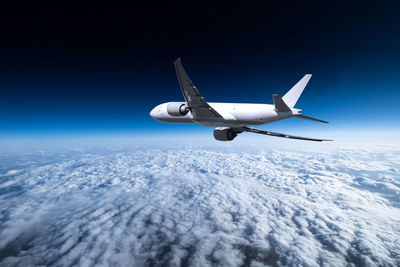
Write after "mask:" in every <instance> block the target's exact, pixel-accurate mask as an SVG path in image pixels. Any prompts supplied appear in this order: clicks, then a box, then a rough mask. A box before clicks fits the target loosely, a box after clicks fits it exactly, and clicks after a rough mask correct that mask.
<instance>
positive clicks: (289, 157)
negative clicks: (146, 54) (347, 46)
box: [0, 147, 400, 266]
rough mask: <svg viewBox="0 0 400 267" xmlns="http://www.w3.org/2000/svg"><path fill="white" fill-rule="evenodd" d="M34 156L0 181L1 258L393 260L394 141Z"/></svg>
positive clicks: (399, 158) (398, 232)
mask: <svg viewBox="0 0 400 267" xmlns="http://www.w3.org/2000/svg"><path fill="white" fill-rule="evenodd" d="M36 156H37V155H35V154H24V155H22V154H21V155H20V158H19V161H20V162H26V164H25V165H23V166H21V171H20V172H19V173H15V175H16V179H15V181H16V182H15V183H10V184H7V182H3V183H2V185H5V186H4V187H2V188H0V214H1V215H0V216H1V217H0V265H13V264H16V265H24V264H27V265H29V264H32V263H33V264H44V265H50V264H59V265H69V264H80V265H83V266H87V265H98V264H103V265H110V266H118V265H119V266H126V265H134V266H140V265H160V266H164V265H179V264H182V265H185V264H190V265H193V266H207V265H212V264H219V265H223V266H235V265H242V264H245V265H252V266H260V265H300V264H301V265H305V266H317V265H321V264H326V265H331V266H338V265H345V264H346V263H354V264H363V265H370V264H378V265H393V266H395V265H398V264H399V263H400V254H399V251H400V245H399V244H398V242H397V240H399V239H400V228H399V227H398V225H400V217H399V216H398V214H399V206H398V204H399V203H400V201H399V198H400V197H399V190H400V182H399V180H398V179H399V177H398V173H399V165H398V164H397V162H400V153H399V152H398V151H397V152H396V151H395V150H385V152H384V153H382V151H381V150H377V151H375V150H365V149H364V150H360V149H331V150H329V151H326V152H322V153H321V152H310V151H308V152H307V151H297V152H287V151H286V152H285V151H261V152H260V151H258V152H256V153H255V152H252V153H250V152H243V151H241V152H235V150H234V149H231V148H226V149H224V150H220V151H218V150H217V149H207V150H205V149H201V148H196V147H191V148H187V149H185V148H170V149H165V148H164V149H163V148H160V149H154V148H153V149H146V148H145V147H138V148H137V149H112V150H83V151H73V152H68V153H66V152H62V153H61V152H52V153H49V154H48V155H46V154H45V153H44V152H41V156H40V157H39V158H37V159H36ZM389 159H390V160H389ZM396 164H397V165H396ZM5 173H7V171H6V172H5Z"/></svg>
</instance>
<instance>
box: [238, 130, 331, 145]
mask: <svg viewBox="0 0 400 267" xmlns="http://www.w3.org/2000/svg"><path fill="white" fill-rule="evenodd" d="M239 129H240V130H241V131H244V132H252V133H258V134H265V135H272V136H276V137H284V138H290V139H300V140H307V141H316V142H322V141H333V140H330V139H317V138H309V137H301V136H295V135H290V134H283V133H277V132H271V131H267V130H261V129H256V128H252V127H247V126H244V127H240V128H239Z"/></svg>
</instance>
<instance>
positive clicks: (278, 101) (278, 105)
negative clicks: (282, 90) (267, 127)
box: [272, 94, 290, 112]
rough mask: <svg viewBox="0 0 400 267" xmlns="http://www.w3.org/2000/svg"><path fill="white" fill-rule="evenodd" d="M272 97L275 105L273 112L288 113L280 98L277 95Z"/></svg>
mask: <svg viewBox="0 0 400 267" xmlns="http://www.w3.org/2000/svg"><path fill="white" fill-rule="evenodd" d="M272 97H273V98H274V105H275V110H276V111H277V112H289V111H290V108H289V107H288V105H286V103H285V102H284V101H283V100H282V98H281V97H280V96H279V95H276V94H274V95H272Z"/></svg>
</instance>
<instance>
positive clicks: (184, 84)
mask: <svg viewBox="0 0 400 267" xmlns="http://www.w3.org/2000/svg"><path fill="white" fill-rule="evenodd" d="M174 65H175V70H176V75H177V76H178V80H179V84H180V86H181V89H182V93H183V96H184V97H185V99H186V102H187V105H188V107H189V109H190V111H191V112H192V114H193V118H194V119H207V118H222V116H221V115H220V114H219V113H218V112H217V111H216V110H215V109H213V108H212V107H211V106H210V105H209V104H208V103H207V101H206V100H205V99H204V97H203V96H202V95H201V94H200V93H199V91H197V88H196V86H195V85H194V84H193V82H192V81H191V80H190V78H189V76H188V75H187V74H186V71H185V69H184V68H183V66H182V63H181V59H180V58H178V59H177V60H176V61H175V62H174Z"/></svg>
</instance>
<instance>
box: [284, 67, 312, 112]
mask: <svg viewBox="0 0 400 267" xmlns="http://www.w3.org/2000/svg"><path fill="white" fill-rule="evenodd" d="M311 76H312V75H311V74H306V75H304V77H303V78H302V79H301V80H300V81H299V82H298V83H296V85H295V86H293V87H292V89H290V90H289V91H288V92H287V93H286V94H285V95H284V96H283V97H282V99H283V101H285V103H286V104H287V105H288V106H289V107H291V108H292V107H294V105H296V102H297V100H298V99H299V97H300V95H301V93H303V90H304V88H305V87H306V85H307V83H308V81H309V80H310V79H311Z"/></svg>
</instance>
